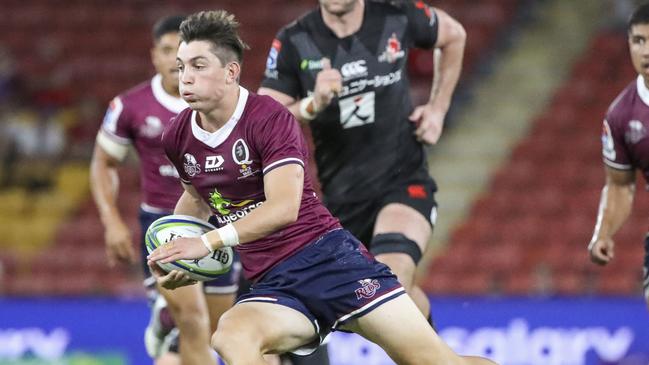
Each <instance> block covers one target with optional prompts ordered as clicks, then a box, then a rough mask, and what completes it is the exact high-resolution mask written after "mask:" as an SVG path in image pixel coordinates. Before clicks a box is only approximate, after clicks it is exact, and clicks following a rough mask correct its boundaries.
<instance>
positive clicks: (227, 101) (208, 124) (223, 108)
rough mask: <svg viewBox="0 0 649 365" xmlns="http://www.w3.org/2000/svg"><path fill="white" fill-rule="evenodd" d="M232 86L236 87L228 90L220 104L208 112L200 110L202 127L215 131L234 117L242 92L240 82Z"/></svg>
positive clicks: (211, 131)
mask: <svg viewBox="0 0 649 365" xmlns="http://www.w3.org/2000/svg"><path fill="white" fill-rule="evenodd" d="M232 87H233V88H236V89H234V90H230V91H229V92H226V93H225V94H224V95H223V98H222V99H221V101H220V102H219V105H217V106H216V107H215V108H214V109H212V110H210V111H207V112H199V115H200V117H201V128H203V129H204V130H206V131H208V132H210V133H214V132H216V131H217V130H219V129H221V127H223V126H224V125H225V123H227V122H228V121H229V120H230V118H232V115H233V114H234V111H235V110H236V109H237V103H238V102H239V94H240V92H241V90H240V89H239V85H238V84H234V85H232Z"/></svg>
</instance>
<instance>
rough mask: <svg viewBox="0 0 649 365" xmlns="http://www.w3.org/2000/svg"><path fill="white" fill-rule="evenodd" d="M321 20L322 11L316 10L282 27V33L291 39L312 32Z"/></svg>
mask: <svg viewBox="0 0 649 365" xmlns="http://www.w3.org/2000/svg"><path fill="white" fill-rule="evenodd" d="M319 18H320V10H319V9H318V8H314V9H312V10H309V11H308V12H306V13H304V14H302V15H300V16H299V17H298V18H297V19H295V20H293V21H292V22H290V23H288V24H287V25H285V26H284V27H282V28H281V29H280V33H281V34H283V35H284V36H285V37H286V38H289V37H291V36H293V35H295V34H298V33H304V32H310V31H311V30H313V29H315V27H316V26H317V25H318V21H319Z"/></svg>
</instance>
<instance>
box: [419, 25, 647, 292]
mask: <svg viewBox="0 0 649 365" xmlns="http://www.w3.org/2000/svg"><path fill="white" fill-rule="evenodd" d="M594 60H596V61H594ZM632 80H634V71H633V69H632V67H631V65H630V61H629V57H628V53H627V48H626V41H625V36H624V34H622V33H617V32H613V31H603V32H601V33H599V34H598V35H597V36H596V37H595V38H594V39H593V40H592V42H591V44H590V46H589V47H588V49H587V50H586V52H585V53H584V54H583V57H582V59H580V60H579V61H578V62H577V63H576V65H575V66H574V69H573V71H572V73H571V75H570V77H569V78H567V79H566V81H565V84H564V85H563V86H562V87H561V88H560V89H559V90H557V92H556V93H555V95H554V97H553V99H552V100H551V102H550V103H549V105H548V106H547V108H546V110H545V112H544V113H543V114H541V115H539V116H538V117H537V118H536V120H535V121H534V124H533V126H532V128H531V130H530V132H529V134H528V135H527V136H526V137H524V138H523V139H522V140H520V142H519V144H518V145H517V146H515V147H514V149H513V150H512V152H511V155H510V159H509V161H508V162H507V163H506V164H505V165H504V166H502V167H501V168H500V169H499V170H498V171H496V172H495V174H494V175H493V177H492V179H491V182H490V184H489V188H488V190H487V192H485V193H484V194H483V195H482V197H481V198H480V199H478V200H477V201H476V202H475V203H474V205H473V207H472V209H471V212H470V215H469V218H468V219H467V220H466V221H465V222H464V223H463V224H461V225H460V226H459V227H457V228H456V229H455V231H454V232H453V234H452V236H451V239H450V246H449V248H448V249H447V250H446V251H445V252H444V253H443V254H442V255H441V256H439V257H437V258H436V259H434V260H433V262H432V263H431V266H430V272H429V275H428V277H427V278H426V279H425V280H424V287H425V288H426V289H427V290H429V291H430V292H432V293H437V294H457V292H458V291H461V289H459V288H465V289H466V291H464V292H463V294H471V293H474V292H473V291H472V290H473V289H474V288H470V285H469V284H470V283H471V282H474V280H475V279H474V278H473V276H474V275H476V271H478V272H479V274H480V275H482V276H484V278H485V279H484V280H486V281H490V282H497V283H498V282H500V283H501V284H502V285H497V286H499V289H500V291H501V292H502V293H505V294H512V295H539V294H540V295H553V294H556V295H579V294H584V295H589V294H602V295H637V294H639V293H640V278H641V265H642V257H643V244H642V240H643V235H644V232H645V231H646V223H647V217H649V200H648V198H647V196H646V195H647V194H643V190H644V189H642V187H643V186H644V185H645V182H644V180H641V179H640V178H638V183H637V185H638V194H636V204H635V205H634V211H633V213H632V216H631V217H630V218H629V220H628V222H627V223H626V224H625V226H624V227H623V228H622V229H621V231H620V232H619V233H618V234H617V235H616V236H615V241H616V244H617V246H616V251H615V252H616V259H615V261H614V262H613V263H611V265H610V266H609V267H606V268H603V269H600V268H598V267H597V266H595V265H593V264H592V263H590V261H589V258H588V254H587V251H586V246H587V244H588V242H589V240H590V237H591V234H592V229H593V226H594V223H595V218H596V214H597V205H598V202H599V195H600V191H601V188H602V186H603V184H604V171H603V165H602V162H601V142H600V133H601V121H602V119H603V116H604V114H605V112H606V109H607V107H608V105H609V103H610V102H611V101H612V100H613V99H614V98H615V96H616V94H617V93H619V92H620V91H621V90H622V89H623V88H624V87H625V86H626V85H627V84H628V83H629V82H631V81H632ZM458 255H459V256H463V257H458ZM449 272H452V273H459V272H461V273H462V275H456V276H455V277H454V283H455V285H452V284H448V283H441V282H438V279H439V278H444V277H445V275H448V273H449ZM464 273H470V274H467V275H465V274H464Z"/></svg>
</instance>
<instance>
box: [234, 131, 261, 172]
mask: <svg viewBox="0 0 649 365" xmlns="http://www.w3.org/2000/svg"><path fill="white" fill-rule="evenodd" d="M232 159H233V160H234V162H236V163H237V164H238V165H239V173H240V174H241V176H239V177H238V179H239V180H240V179H245V178H246V177H249V176H252V175H255V174H256V173H258V172H259V170H253V168H252V166H251V165H252V160H251V159H250V149H249V148H248V145H247V144H246V142H245V141H244V140H243V138H239V139H238V140H237V141H236V142H234V144H233V145H232Z"/></svg>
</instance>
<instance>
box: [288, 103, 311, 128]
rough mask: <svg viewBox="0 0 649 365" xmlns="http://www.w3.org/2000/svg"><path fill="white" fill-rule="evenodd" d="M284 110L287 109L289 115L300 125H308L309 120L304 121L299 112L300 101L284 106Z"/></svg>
mask: <svg viewBox="0 0 649 365" xmlns="http://www.w3.org/2000/svg"><path fill="white" fill-rule="evenodd" d="M286 109H288V111H289V112H291V114H293V116H294V117H295V119H297V120H298V121H299V122H300V123H304V124H308V123H309V120H308V119H306V118H305V117H304V116H303V115H302V113H301V112H300V101H299V100H298V101H297V102H295V103H291V104H288V105H286Z"/></svg>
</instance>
